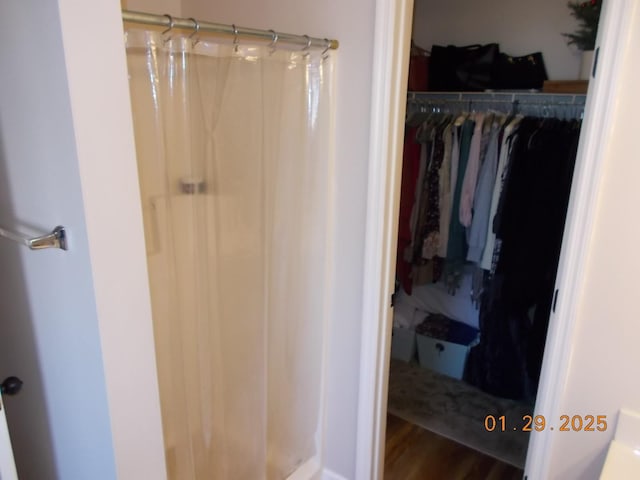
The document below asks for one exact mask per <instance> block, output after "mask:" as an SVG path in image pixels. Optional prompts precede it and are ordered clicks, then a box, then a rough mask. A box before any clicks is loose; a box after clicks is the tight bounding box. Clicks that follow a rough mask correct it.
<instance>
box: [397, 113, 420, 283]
mask: <svg viewBox="0 0 640 480" xmlns="http://www.w3.org/2000/svg"><path fill="white" fill-rule="evenodd" d="M417 132H418V126H417V125H416V126H409V125H407V127H406V128H405V136H404V150H403V155H402V180H401V185H400V212H399V219H398V246H397V250H396V277H397V278H398V280H399V281H400V283H401V284H402V287H403V288H404V290H405V291H406V292H407V293H411V285H412V281H411V268H412V267H411V257H409V259H407V258H406V255H405V251H406V250H407V249H408V248H410V245H411V243H412V228H411V212H412V210H413V205H414V202H415V195H416V185H417V181H416V178H418V175H419V172H420V144H419V143H418V142H417V141H416V134H417Z"/></svg>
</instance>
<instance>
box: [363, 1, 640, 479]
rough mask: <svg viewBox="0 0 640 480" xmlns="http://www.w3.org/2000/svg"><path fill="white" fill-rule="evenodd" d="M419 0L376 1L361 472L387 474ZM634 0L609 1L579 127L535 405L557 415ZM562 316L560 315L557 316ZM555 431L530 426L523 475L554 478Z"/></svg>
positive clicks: (372, 475)
mask: <svg viewBox="0 0 640 480" xmlns="http://www.w3.org/2000/svg"><path fill="white" fill-rule="evenodd" d="M412 3H413V2H412V0H402V1H394V0H377V1H376V26H375V33H374V36H375V49H374V66H373V96H372V111H371V137H370V147H369V148H370V154H369V157H370V163H369V183H368V203H367V205H368V210H367V229H366V233H367V235H366V246H365V276H364V279H365V280H364V295H363V318H362V344H361V363H360V394H359V402H358V432H357V450H356V455H357V459H356V478H357V479H358V480H376V479H381V478H382V472H383V470H382V465H383V461H384V435H385V421H386V402H387V385H388V375H389V360H388V358H389V349H390V338H391V324H392V315H391V308H389V307H390V305H389V303H390V295H391V292H392V291H393V284H394V273H395V259H396V255H395V251H396V244H397V239H396V237H397V228H398V226H397V218H398V208H399V197H400V177H401V175H400V172H401V167H402V145H403V123H404V113H405V108H406V80H407V76H408V75H407V66H408V50H409V48H408V46H409V38H410V35H411V22H412V15H411V12H412V7H413V5H412ZM632 7H633V0H620V1H619V2H606V3H605V8H604V11H603V14H602V19H601V27H600V33H599V41H598V43H599V45H600V54H599V59H598V63H599V65H598V78H597V80H592V82H591V85H590V95H589V99H588V104H587V107H586V111H587V116H586V119H585V122H584V124H583V126H582V136H581V141H580V147H579V151H578V161H577V163H576V171H575V174H574V180H573V190H572V196H571V201H570V204H569V213H568V219H567V226H566V231H565V236H564V241H563V248H562V255H561V258H560V264H559V268H558V277H557V281H556V284H557V288H558V289H559V294H558V298H557V303H556V311H555V313H554V314H552V317H551V319H550V325H549V333H548V336H547V344H546V350H545V359H544V362H543V367H542V373H541V378H540V386H539V394H538V400H537V403H536V409H535V410H536V413H537V414H538V413H539V414H541V415H545V416H547V418H557V417H558V415H559V413H560V412H559V411H558V409H559V408H561V405H560V400H561V399H562V395H563V392H564V385H565V381H566V378H567V376H568V373H569V365H570V359H571V348H570V346H571V345H572V339H573V337H574V332H575V325H576V312H577V307H578V306H579V300H580V293H581V291H582V286H583V276H584V275H583V274H584V270H585V269H584V266H585V263H586V256H587V251H588V245H589V241H590V238H591V234H592V231H593V224H594V215H595V207H596V202H597V194H598V190H599V187H600V177H601V167H602V164H603V161H604V158H603V156H604V150H603V146H604V145H605V143H606V140H607V138H608V137H609V136H610V134H611V127H612V121H611V120H612V114H613V110H614V108H613V107H614V105H615V101H616V93H617V83H618V77H619V73H620V70H621V63H622V58H621V55H622V53H621V52H622V51H623V50H624V49H623V48H621V47H622V46H623V44H624V42H625V40H626V38H627V37H628V34H629V31H630V22H629V19H630V18H631V15H629V14H628V12H629V11H630V9H631V8H632ZM558 318H562V319H563V320H562V321H555V319H558ZM553 433H554V432H549V431H547V432H544V433H539V434H535V435H532V438H531V442H530V446H529V452H528V456H527V464H526V467H525V475H526V476H528V478H530V479H539V478H548V476H549V468H550V465H549V459H550V456H551V449H552V446H553Z"/></svg>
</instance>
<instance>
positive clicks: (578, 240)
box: [525, 0, 633, 479]
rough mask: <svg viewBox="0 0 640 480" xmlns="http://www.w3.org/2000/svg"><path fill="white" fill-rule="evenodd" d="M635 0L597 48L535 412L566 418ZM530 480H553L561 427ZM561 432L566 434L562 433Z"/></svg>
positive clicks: (612, 20)
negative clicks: (566, 399)
mask: <svg viewBox="0 0 640 480" xmlns="http://www.w3.org/2000/svg"><path fill="white" fill-rule="evenodd" d="M632 8H633V0H620V1H617V2H605V3H604V9H603V12H602V15H601V22H600V26H599V33H598V41H597V45H596V47H597V48H599V49H600V51H599V54H598V75H597V78H595V79H594V78H592V79H591V82H590V85H589V96H588V98H587V105H586V109H585V113H586V115H585V120H584V122H583V124H582V131H581V136H580V146H579V148H578V155H577V160H576V168H575V172H574V177H573V184H572V190H571V200H570V202H569V209H568V211H567V222H566V227H565V232H564V238H563V242H562V254H561V256H560V263H559V265H558V274H557V277H556V288H557V290H558V295H557V302H556V308H555V312H552V313H551V317H550V319H549V330H548V333H547V342H546V345H545V355H544V360H543V364H542V371H541V374H540V385H539V387H538V397H537V399H536V406H535V415H544V416H545V417H546V418H548V419H555V418H560V415H562V414H564V413H565V412H562V411H561V409H562V408H563V405H562V398H563V395H564V389H565V385H566V383H567V379H568V376H569V369H570V362H571V354H572V347H573V343H574V341H573V338H574V335H575V333H576V332H577V324H578V318H577V313H578V309H579V306H580V300H581V297H582V290H583V287H584V279H585V275H586V269H585V266H586V263H587V256H588V252H589V244H590V242H591V237H592V235H593V231H594V221H595V213H596V207H597V202H598V193H599V190H600V185H601V179H602V167H603V164H604V162H605V158H604V155H605V148H606V146H607V144H608V143H609V142H608V139H609V137H611V135H612V130H613V127H614V122H615V120H614V118H613V115H614V113H615V105H616V101H617V97H618V90H619V83H620V82H619V81H618V79H619V78H620V74H621V71H622V61H623V58H622V57H623V54H624V52H625V49H624V48H623V47H624V43H625V42H626V40H627V38H628V36H629V34H630V31H631V28H630V27H631V19H632V18H633V16H632V15H631V14H630V11H631V10H632ZM532 433H533V434H532V435H531V439H530V441H529V451H528V455H527V462H526V465H525V479H526V478H529V479H538V478H551V476H552V475H551V474H552V472H551V471H550V468H551V465H550V459H551V455H552V449H553V444H554V440H555V436H556V435H558V432H557V431H555V432H554V431H550V430H546V431H544V432H532ZM560 435H562V434H561V433H560Z"/></svg>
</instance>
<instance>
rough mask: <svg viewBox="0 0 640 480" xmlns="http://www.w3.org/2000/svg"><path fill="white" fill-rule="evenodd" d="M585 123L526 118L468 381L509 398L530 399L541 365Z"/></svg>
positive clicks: (511, 171) (510, 172) (513, 163)
mask: <svg viewBox="0 0 640 480" xmlns="http://www.w3.org/2000/svg"><path fill="white" fill-rule="evenodd" d="M579 127H580V122H577V121H561V120H557V119H544V120H541V119H538V118H524V119H523V120H522V121H521V123H520V125H519V127H518V135H517V137H516V139H515V141H514V145H513V149H512V153H511V158H510V161H509V165H508V167H509V168H508V170H507V171H508V175H507V178H506V181H505V185H504V188H503V192H502V196H501V199H500V203H501V205H500V206H499V207H501V208H499V209H498V210H499V211H501V212H502V214H501V216H500V217H498V218H496V225H495V227H496V235H497V238H498V239H499V240H500V241H501V247H500V255H499V258H498V261H497V265H496V270H495V275H493V276H492V275H491V274H490V273H487V274H485V279H486V284H485V292H484V294H483V299H482V306H481V310H480V336H481V342H480V344H479V345H477V346H476V347H474V348H473V349H472V351H471V355H470V357H469V374H468V380H470V381H471V382H472V383H474V384H475V385H477V386H478V387H480V388H482V389H483V390H485V391H487V392H489V393H492V394H495V395H499V396H503V397H510V398H532V397H533V395H535V389H536V385H537V382H538V377H539V373H540V366H541V364H542V353H543V350H544V342H545V338H546V332H547V326H548V320H549V314H550V311H551V303H552V298H553V289H554V284H555V277H556V271H557V266H558V261H559V256H560V247H561V243H562V234H563V229H564V222H565V217H566V211H567V205H568V200H569V193H570V190H571V179H572V176H573V168H574V163H575V156H576V152H577V144H578V137H579Z"/></svg>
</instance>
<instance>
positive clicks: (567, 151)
mask: <svg viewBox="0 0 640 480" xmlns="http://www.w3.org/2000/svg"><path fill="white" fill-rule="evenodd" d="M545 6H546V7H548V8H547V9H546V10H545ZM538 7H539V8H542V10H543V12H534V11H533V10H532V11H531V12H529V13H531V15H526V13H527V12H523V11H522V9H521V8H524V9H527V10H528V9H531V7H530V6H526V7H521V5H518V6H517V7H514V6H512V5H508V2H505V1H493V2H490V6H488V5H483V6H482V7H478V6H477V4H476V3H473V2H463V1H461V0H458V1H455V2H447V3H446V5H445V3H444V2H435V1H431V0H422V1H421V0H417V2H416V5H415V11H414V31H413V35H412V38H413V40H414V42H415V43H416V44H417V45H419V46H420V47H422V48H424V49H426V50H429V49H431V48H432V45H437V44H439V45H448V44H452V45H459V46H461V45H468V44H484V43H489V42H496V43H499V44H500V48H501V50H502V51H503V52H506V53H508V54H510V55H525V54H527V53H528V52H542V54H543V56H544V60H545V64H546V70H547V74H548V78H549V79H550V80H554V81H555V80H575V79H577V77H578V70H579V63H580V59H579V56H578V55H577V53H576V52H575V51H572V50H571V49H570V48H569V47H567V46H566V43H565V41H564V38H563V37H562V33H563V32H564V31H571V30H572V29H573V28H574V26H575V25H574V24H573V23H572V18H571V16H570V14H569V12H568V10H567V9H566V5H564V4H563V5H561V6H558V5H552V2H543V5H541V6H540V5H538ZM481 9H482V10H481ZM487 10H490V11H491V13H490V12H488V11H487ZM516 12H517V15H518V16H516ZM558 16H560V20H559V21H556V22H555V23H554V24H553V25H552V24H551V23H550V22H549V21H548V19H549V18H552V17H556V18H557V17H558ZM510 19H513V20H514V21H513V22H509V21H508V20H510ZM562 19H564V20H566V21H565V22H564V23H563V20H562ZM559 25H562V26H561V27H559ZM558 28H564V29H566V30H558ZM518 29H519V32H520V34H519V35H516V34H515V30H518ZM429 73H430V74H432V72H429ZM568 83H570V82H567V84H568ZM585 102H586V95H585V94H584V93H580V92H579V91H577V90H576V91H569V92H567V93H562V94H552V93H547V92H544V93H543V92H542V91H533V90H527V91H524V90H506V91H503V90H500V91H483V92H474V93H471V92H432V91H411V90H410V91H409V93H408V98H407V115H406V123H405V143H404V150H403V166H402V180H401V198H400V210H399V218H398V246H397V261H396V292H395V294H394V322H393V337H392V349H391V350H392V351H391V356H392V360H391V367H390V377H389V399H388V412H389V414H391V415H392V416H393V420H392V421H391V424H393V422H396V421H397V418H400V419H403V420H405V421H407V422H409V423H413V424H415V425H418V426H420V427H422V428H424V429H426V430H428V431H430V432H432V433H435V434H436V435H438V436H441V437H447V438H448V439H450V440H452V441H453V442H455V443H456V444H462V445H465V446H466V447H469V448H471V449H473V450H477V451H479V452H481V453H482V454H484V455H487V456H488V457H492V458H494V459H497V460H499V461H500V462H502V465H510V466H511V467H513V472H515V473H513V474H514V475H515V476H517V475H518V472H519V470H518V469H522V468H524V462H525V459H526V451H527V444H528V435H529V431H530V429H531V428H534V427H535V426H534V425H533V420H534V418H533V406H534V404H535V398H536V393H537V386H538V381H539V375H540V367H541V363H542V358H543V353H544V345H545V339H546V333H547V326H548V320H549V314H550V312H551V311H552V309H553V301H554V285H555V277H556V271H557V265H558V260H559V256H560V248H561V243H562V235H563V230H564V224H565V218H566V212H567V205H568V201H569V196H570V192H571V182H572V175H573V170H574V166H575V160H576V152H577V147H578V140H579V135H580V128H581V123H582V117H583V115H584V105H585ZM387 448H388V450H389V449H393V448H394V447H393V446H392V445H390V444H388V445H387ZM387 458H389V457H387ZM396 460H397V459H396ZM505 468H506V467H505ZM520 475H521V472H520ZM390 478H396V477H394V476H391V477H390ZM474 478H475V477H474ZM478 478H482V477H478ZM505 478H506V477H505ZM509 478H511V477H509ZM514 478H515V477H514Z"/></svg>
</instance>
